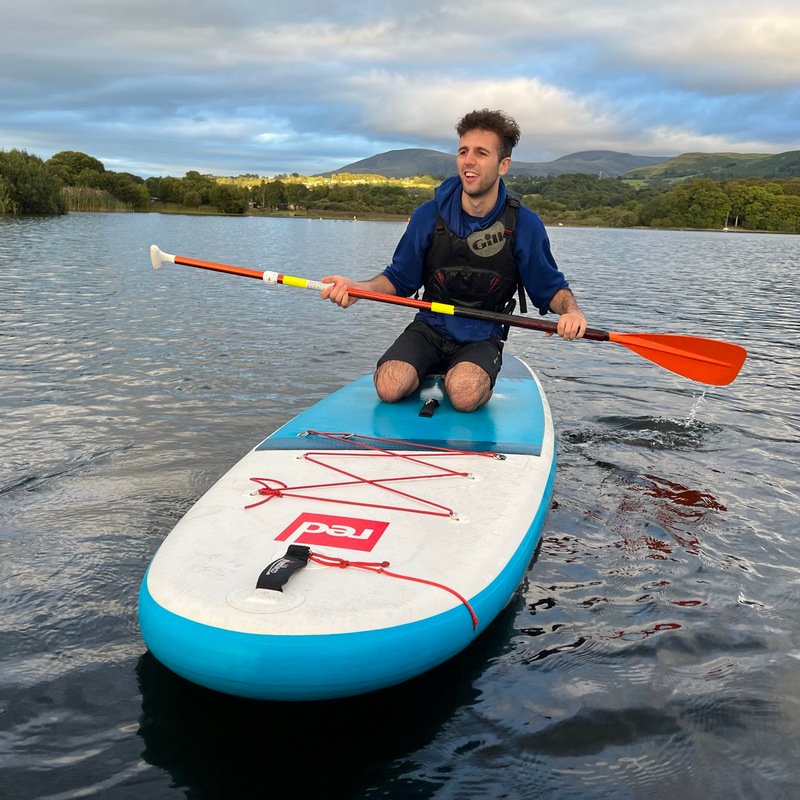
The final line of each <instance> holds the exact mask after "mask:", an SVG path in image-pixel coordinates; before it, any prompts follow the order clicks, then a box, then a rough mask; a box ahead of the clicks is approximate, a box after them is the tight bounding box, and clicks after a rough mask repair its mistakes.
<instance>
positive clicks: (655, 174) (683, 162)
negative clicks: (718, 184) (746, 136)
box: [623, 150, 800, 183]
mask: <svg viewBox="0 0 800 800" xmlns="http://www.w3.org/2000/svg"><path fill="white" fill-rule="evenodd" d="M623 177H624V178H625V179H626V180H628V179H629V180H643V181H647V182H648V183H653V182H674V183H678V182H681V181H685V180H686V179H687V178H712V179H713V180H718V181H720V180H725V179H726V178H797V177H800V150H790V151H788V152H786V153H778V154H777V155H771V154H769V153H766V154H765V153H684V154H683V155H680V156H676V157H675V158H671V159H669V160H668V161H664V162H662V163H660V164H656V165H654V166H649V167H647V166H645V167H635V168H633V169H632V170H630V171H628V172H626V173H624V176H623Z"/></svg>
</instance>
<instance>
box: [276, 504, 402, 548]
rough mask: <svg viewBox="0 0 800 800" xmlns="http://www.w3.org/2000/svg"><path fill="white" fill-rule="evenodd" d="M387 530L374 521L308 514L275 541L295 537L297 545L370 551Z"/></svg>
mask: <svg viewBox="0 0 800 800" xmlns="http://www.w3.org/2000/svg"><path fill="white" fill-rule="evenodd" d="M388 527H389V523H388V522H379V521H377V520H374V519H358V518H356V517H334V516H331V515H329V514H308V513H305V514H301V515H300V516H299V517H298V518H297V519H296V520H295V521H294V522H293V523H292V524H291V525H290V526H289V527H288V528H286V529H285V530H284V531H282V532H281V533H279V534H278V535H277V536H276V537H275V541H276V542H284V541H286V540H287V539H289V538H291V537H292V536H295V537H296V538H295V539H294V541H295V542H297V543H302V544H309V545H313V544H316V545H321V546H324V547H343V548H345V549H347V550H363V551H365V552H368V551H370V550H372V548H373V547H375V545H376V544H377V543H378V540H379V539H380V538H381V536H383V532H384V531H385V530H386V529H387V528H388Z"/></svg>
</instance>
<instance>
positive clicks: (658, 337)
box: [608, 332, 747, 386]
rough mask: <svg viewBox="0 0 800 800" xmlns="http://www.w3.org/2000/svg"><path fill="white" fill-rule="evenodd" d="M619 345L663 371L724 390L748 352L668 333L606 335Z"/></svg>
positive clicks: (711, 340) (696, 338)
mask: <svg viewBox="0 0 800 800" xmlns="http://www.w3.org/2000/svg"><path fill="white" fill-rule="evenodd" d="M608 338H609V341H611V342H616V343H617V344H621V345H623V346H624V347H627V348H628V349H629V350H633V352H634V353H636V354H637V355H640V356H642V357H643V358H646V359H649V360H650V361H652V362H653V363H654V364H658V365H659V366H660V367H664V369H668V370H670V372H675V373H676V374H678V375H683V376H684V377H685V378H689V379H691V380H693V381H699V382H700V383H708V384H712V385H713V386H726V385H727V384H729V383H730V382H731V381H732V380H733V379H734V378H735V377H736V376H737V375H738V374H739V370H740V369H741V368H742V364H744V360H745V358H747V350H745V349H744V347H740V346H739V345H738V344H731V343H730V342H721V341H719V340H718V339H701V338H699V337H696V336H679V335H676V334H671V333H613V332H611V333H609V334H608Z"/></svg>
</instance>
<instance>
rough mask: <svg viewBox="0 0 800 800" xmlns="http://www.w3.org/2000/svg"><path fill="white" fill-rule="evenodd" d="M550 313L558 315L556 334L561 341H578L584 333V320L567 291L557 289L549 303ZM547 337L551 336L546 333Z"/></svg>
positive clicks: (569, 292) (572, 297)
mask: <svg viewBox="0 0 800 800" xmlns="http://www.w3.org/2000/svg"><path fill="white" fill-rule="evenodd" d="M550 309H551V311H555V313H556V314H559V315H560V316H559V318H558V328H557V329H556V333H558V335H559V336H560V337H561V338H562V339H580V338H581V336H583V334H584V333H585V332H586V318H585V317H584V316H583V311H581V310H580V308H579V307H578V304H577V303H576V302H575V296H574V295H573V294H572V292H571V291H570V290H569V289H559V291H557V292H556V293H555V295H553V299H552V300H551V301H550ZM547 336H552V334H550V333H548V334H547Z"/></svg>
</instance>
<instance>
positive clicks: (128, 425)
mask: <svg viewBox="0 0 800 800" xmlns="http://www.w3.org/2000/svg"><path fill="white" fill-rule="evenodd" d="M403 229H404V224H403V223H394V222H353V221H330V220H326V221H323V220H309V219H259V218H244V219H232V218H231V219H229V218H202V217H178V216H166V215H156V214H148V215H125V214H120V215H108V214H98V215H90V214H83V215H81V214H71V215H69V216H67V217H64V218H59V219H11V220H6V219H0V347H1V348H2V349H1V350H0V410H1V411H2V416H0V547H2V551H1V552H0V557H1V560H0V585H2V591H0V612H1V613H0V626H1V627H0V643H1V644H2V647H0V730H1V731H2V733H1V734H0V754H1V755H0V796H2V797H4V798H5V797H8V798H14V799H15V800H17V799H19V800H27V798H48V799H49V800H55V799H56V798H59V799H60V798H83V797H100V798H111V800H121V799H122V798H148V799H152V798H156V799H159V798H165V799H169V798H181V797H186V798H192V799H193V800H201V799H202V800H211V799H212V798H213V799H217V798H251V797H252V798H256V797H258V798H263V797H267V796H269V795H270V794H272V793H276V792H278V791H279V790H280V789H281V787H283V786H286V785H289V786H292V787H294V789H293V795H294V796H297V797H320V798H385V797H391V798H396V797H397V798H414V800H417V799H420V800H421V799H422V798H525V799H526V800H527V798H539V797H543V798H556V799H557V800H561V799H562V798H566V799H567V800H577V799H578V798H581V800H583V799H584V798H585V800H598V799H601V800H604V799H605V798H608V799H609V800H612V799H613V800H616V799H617V798H621V799H622V800H628V799H637V800H638V799H639V798H674V797H676V796H678V797H680V798H681V800H691V799H692V798H702V799H703V800H707V799H708V798H715V797H721V798H726V800H727V799H729V798H748V800H752V798H770V800H775V799H776V798H778V799H780V798H797V797H800V789H798V788H797V787H798V786H800V537H799V536H798V533H799V531H798V528H800V525H799V524H798V523H799V521H800V501H798V495H800V472H799V471H798V461H800V406H799V404H798V400H799V399H800V398H799V397H798V384H799V383H800V381H799V377H800V370H798V354H799V350H800V348H799V346H798V341H800V321H799V319H800V304H799V303H798V299H797V288H796V281H797V278H798V276H800V237H797V236H767V235H750V234H739V233H722V232H720V233H715V232H714V233H712V232H706V233H700V232H679V231H639V230H605V229H567V228H554V229H552V230H551V231H550V233H551V238H552V244H553V250H554V252H555V254H556V257H557V259H558V261H559V264H560V265H561V267H562V269H563V270H564V271H565V272H566V273H567V275H568V277H569V279H570V280H571V282H572V285H573V288H574V290H575V292H576V294H577V296H578V298H579V300H580V302H581V304H582V306H583V308H584V310H585V311H586V313H587V316H588V317H589V321H590V324H591V325H593V326H594V327H600V328H605V329H609V330H615V331H620V332H627V331H646V332H661V333H682V334H689V335H697V336H707V337H716V338H720V339H726V340H728V341H732V342H736V343H738V344H742V345H744V346H745V347H747V348H748V349H749V353H750V355H749V358H748V360H747V362H746V363H745V365H744V368H743V370H742V373H741V375H740V376H739V378H738V379H737V380H736V381H735V382H734V383H733V384H731V385H730V386H726V387H705V386H701V385H699V384H696V383H692V382H690V381H688V380H686V379H684V378H681V377H679V376H677V375H674V374H672V373H670V372H667V371H665V370H662V369H660V368H659V367H657V366H655V365H653V364H651V363H650V362H649V361H646V360H644V359H642V358H641V357H639V356H637V355H635V354H633V353H631V352H630V351H628V350H627V349H626V348H623V347H620V346H619V345H615V344H611V343H596V342H588V341H584V342H564V341H561V340H560V339H557V338H552V339H547V338H545V337H544V336H543V335H541V334H539V333H534V332H530V331H522V330H514V331H512V333H511V336H510V338H509V341H508V344H507V352H510V353H514V354H516V355H519V356H521V357H522V358H524V359H525V360H527V361H528V362H529V363H530V364H531V365H532V366H533V367H534V368H535V369H536V370H537V371H538V373H539V375H540V377H541V378H542V381H543V384H544V387H545V390H546V391H547V394H548V397H549V400H550V403H551V406H552V408H553V412H554V417H555V421H556V426H557V434H558V452H559V467H558V475H557V481H556V488H555V496H554V505H553V508H552V510H551V513H550V515H549V517H548V519H547V522H546V524H545V528H544V536H543V543H542V546H541V550H540V552H539V554H538V558H537V560H536V562H535V563H534V564H533V565H532V567H531V569H530V571H529V572H528V575H527V578H526V581H525V583H524V585H523V586H522V587H521V589H520V592H519V594H518V597H517V598H516V599H515V601H514V602H513V603H512V604H511V605H510V606H509V607H508V608H507V609H506V611H505V612H504V613H503V614H502V615H501V617H500V618H499V619H498V620H497V621H496V623H495V624H494V625H492V626H491V628H490V629H489V630H488V631H487V633H486V634H485V635H484V636H482V637H481V638H480V639H479V640H478V641H477V642H476V643H475V644H474V645H473V646H472V647H470V648H469V649H468V650H467V651H466V652H464V653H463V654H462V655H460V656H459V657H457V658H455V659H454V660H452V661H451V662H449V663H447V664H445V665H443V666H442V667H441V668H439V669H437V670H435V671H433V672H431V673H429V674H427V675H425V676H422V677H421V678H419V679H416V680H414V681H411V682H409V683H407V684H405V685H402V686H399V687H396V688H394V689H391V690H388V691H384V692H378V693H375V694H372V695H369V696H365V697H360V698H353V699H349V700H341V701H335V702H324V703H309V704H276V703H268V702H255V701H247V700H241V699H236V698H232V697H226V696H222V695H217V694H214V693H212V692H209V691H206V690H203V689H201V688H199V687H196V686H193V685H191V684H189V683H187V682H185V681H183V680H181V679H179V678H177V677H176V676H174V675H172V674H171V673H170V672H168V671H167V670H166V669H165V668H163V667H162V666H161V665H160V664H158V663H157V662H156V661H155V660H154V659H153V658H152V657H151V656H150V655H149V654H148V653H147V652H146V649H145V647H144V645H143V643H142V640H141V638H140V636H139V632H138V628H137V621H136V602H137V592H138V588H139V583H140V581H141V579H142V575H143V573H144V571H145V569H146V567H147V564H148V563H149V560H150V558H151V557H152V556H153V554H154V553H155V551H156V549H157V548H158V546H159V544H160V543H161V542H162V541H163V539H164V537H165V536H166V535H167V534H168V533H169V531H170V530H171V528H172V527H173V526H174V525H175V523H176V522H177V520H178V519H179V518H180V517H181V515H182V514H183V513H185V512H186V511H187V510H188V509H189V507H190V506H191V504H192V503H193V502H194V501H195V500H196V499H197V498H198V497H199V496H200V494H202V492H203V491H204V490H205V489H207V488H208V487H209V486H210V485H211V484H212V483H213V482H214V481H215V480H216V479H217V478H218V477H219V476H220V475H221V474H222V473H223V472H225V471H226V470H227V469H228V468H229V467H230V466H231V465H232V464H233V463H234V462H235V461H237V460H238V459H239V458H240V457H241V456H243V455H244V453H245V452H246V451H247V450H248V449H249V448H250V447H252V446H253V445H254V444H256V443H257V442H258V441H259V440H260V439H261V438H262V437H263V436H264V435H266V434H267V433H268V432H270V431H271V430H273V429H274V428H275V427H276V426H278V425H279V424H280V423H282V422H284V421H285V420H286V419H288V418H289V417H290V416H292V415H293V414H294V413H296V412H297V411H299V410H301V409H303V408H305V407H307V406H308V405H310V404H311V403H312V402H314V401H316V400H317V399H319V398H321V397H323V396H324V395H326V394H327V393H329V392H330V391H332V390H333V389H336V388H338V387H340V386H342V385H343V384H344V383H346V382H347V381H349V380H351V379H353V378H355V377H357V376H359V375H361V374H363V373H365V372H368V371H370V370H371V369H372V367H373V364H374V361H375V359H376V358H377V356H378V355H379V354H380V353H381V352H382V350H383V348H384V347H385V346H386V345H388V344H389V342H390V341H391V340H392V339H393V338H394V336H395V335H396V333H397V332H399V330H400V329H401V328H402V327H403V326H404V325H405V323H406V322H407V321H408V319H409V317H410V316H411V314H412V313H413V312H411V311H409V310H407V309H400V308H395V307H392V306H384V305H381V304H376V303H369V302H365V301H362V302H361V303H359V304H357V305H356V306H355V307H354V308H351V309H348V310H342V309H339V308H336V307H334V306H333V305H332V304H330V303H327V302H322V301H320V300H319V298H318V296H317V295H316V294H315V293H312V292H302V291H301V290H298V289H291V288H287V287H270V288H268V287H266V286H264V285H263V284H261V283H260V282H258V281H252V280H250V281H248V280H244V279H241V278H234V277H229V276H223V275H219V274H214V273H207V272H202V271H199V270H192V269H188V268H186V267H175V266H170V267H164V268H163V269H161V270H160V271H158V272H156V271H154V270H153V269H152V268H151V267H150V263H149V257H148V248H149V246H150V244H151V243H157V244H159V245H160V246H161V247H162V248H163V249H164V250H166V251H168V252H173V253H179V254H182V255H187V256H194V257H197V258H202V259H207V260H217V261H225V262H228V263H233V264H238V265H241V266H247V267H253V268H256V269H275V270H278V271H282V272H285V273H289V274H295V275H301V276H305V277H310V278H320V277H322V276H324V275H326V274H329V273H333V272H342V273H344V274H349V275H352V276H354V277H369V276H371V275H373V274H374V273H375V272H377V271H379V270H380V269H381V268H382V267H383V266H384V265H385V264H386V263H388V260H389V259H390V258H391V253H392V250H393V248H394V245H395V243H396V241H397V239H398V238H399V236H400V235H401V233H402V231H403Z"/></svg>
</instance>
